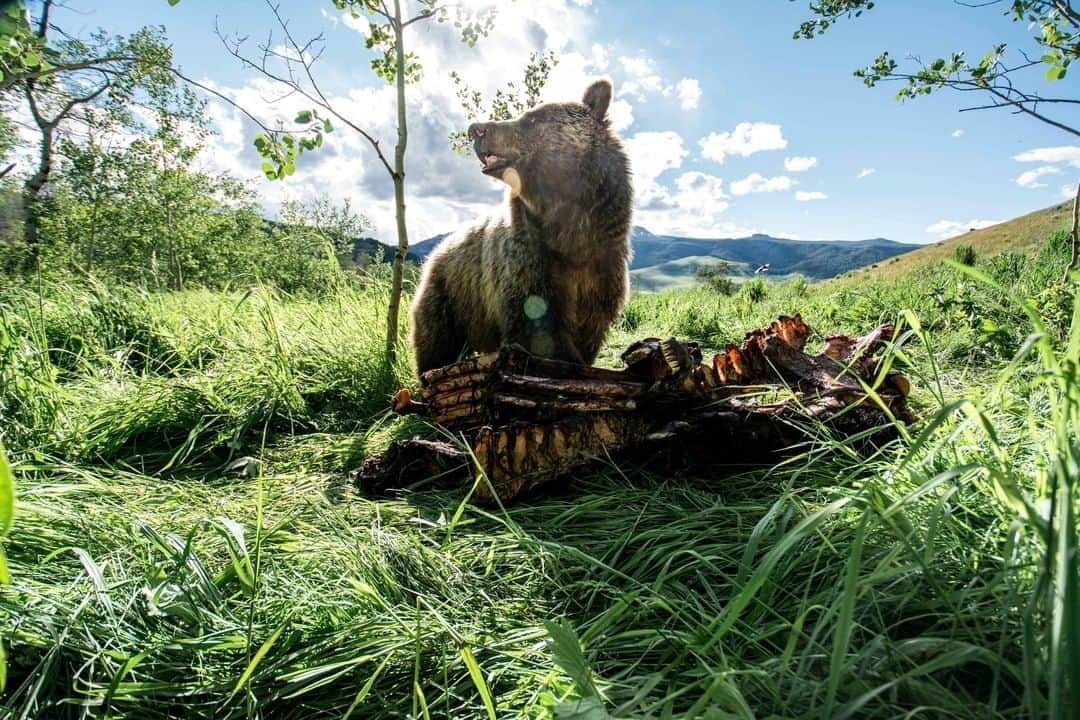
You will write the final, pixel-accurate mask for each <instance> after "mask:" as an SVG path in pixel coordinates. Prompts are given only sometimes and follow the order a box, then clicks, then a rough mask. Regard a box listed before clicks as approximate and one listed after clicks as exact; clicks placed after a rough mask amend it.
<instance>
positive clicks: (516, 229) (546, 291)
mask: <svg viewBox="0 0 1080 720" xmlns="http://www.w3.org/2000/svg"><path fill="white" fill-rule="evenodd" d="M610 101H611V84H610V83H608V82H607V81H599V82H596V83H594V84H593V85H592V86H590V87H589V89H588V90H587V91H586V93H585V97H584V100H583V102H581V103H557V104H556V103H552V104H547V105H541V106H539V107H537V108H535V109H533V110H530V111H529V112H527V113H525V114H524V115H523V116H522V117H521V118H519V119H517V120H514V121H510V122H497V123H483V124H477V125H473V126H471V127H470V128H469V136H470V138H472V139H473V145H474V149H475V150H476V153H477V156H478V157H480V158H481V162H483V158H484V157H485V156H488V155H496V156H499V158H500V160H499V161H498V162H497V163H495V164H494V165H493V166H491V167H486V168H485V169H484V172H485V173H486V174H489V175H492V176H494V177H499V178H500V179H501V180H503V181H504V182H506V183H507V184H508V185H510V187H511V198H510V202H509V212H508V215H507V216H506V217H503V218H500V219H491V220H487V221H485V222H483V223H482V224H480V225H478V226H475V227H473V228H470V229H469V230H466V231H464V232H461V233H456V234H454V235H452V236H450V237H448V238H447V239H446V240H444V241H443V242H442V243H440V244H439V246H438V247H437V248H436V249H435V250H434V251H433V252H432V254H431V255H430V256H429V257H428V259H427V262H426V263H425V265H424V269H423V274H422V276H421V279H420V285H419V287H418V288H417V292H416V298H415V300H414V301H413V304H412V333H411V336H410V343H411V345H412V349H413V354H414V358H415V361H416V369H417V372H421V373H422V372H424V371H426V370H430V369H431V368H435V367H441V366H443V365H446V364H449V363H451V362H453V361H455V360H457V359H458V358H459V357H460V356H461V355H462V353H464V352H468V351H479V352H488V351H492V350H496V349H498V348H499V347H500V346H501V345H504V344H508V343H517V344H520V345H522V346H524V347H525V348H526V349H527V350H529V351H531V352H533V353H535V354H538V355H543V356H546V357H553V358H558V359H562V360H569V361H573V362H586V363H590V362H592V361H593V360H594V359H595V358H596V355H597V353H598V352H599V350H600V345H601V343H603V340H604V336H605V335H606V334H607V331H608V328H609V327H610V326H611V324H612V323H613V322H614V321H615V319H616V318H617V317H618V316H619V312H620V311H621V310H622V307H623V304H624V303H625V302H626V297H627V292H628V289H629V274H628V272H629V271H628V266H629V261H630V241H629V232H630V213H631V203H632V190H631V186H630V172H629V164H628V162H627V159H626V155H625V153H624V152H623V149H622V146H621V145H620V144H619V141H618V139H617V138H616V137H615V135H614V134H613V133H612V132H611V129H610V127H609V123H608V119H607V107H608V104H609V103H610Z"/></svg>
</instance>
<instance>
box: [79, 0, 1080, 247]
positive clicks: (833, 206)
mask: <svg viewBox="0 0 1080 720" xmlns="http://www.w3.org/2000/svg"><path fill="white" fill-rule="evenodd" d="M484 1H485V0H470V2H475V4H479V3H481V2H484ZM70 4H71V6H72V8H73V10H74V11H77V12H74V11H65V12H64V13H63V14H60V15H58V19H60V20H61V21H62V22H63V23H64V25H65V27H66V28H70V29H74V30H75V31H76V32H88V31H89V30H91V29H93V28H94V27H97V26H101V27H104V28H106V29H108V30H110V31H113V32H130V31H132V30H134V29H136V28H137V27H138V26H139V25H142V24H161V25H164V26H165V27H166V29H167V33H168V35H169V37H170V40H171V41H172V42H173V43H174V48H175V54H176V58H177V61H178V62H179V63H180V64H181V65H182V66H183V68H184V69H185V71H186V72H188V73H189V74H191V75H193V76H195V77H199V78H203V79H207V80H210V81H212V82H213V83H214V84H215V85H216V86H217V87H219V88H220V89H221V90H222V91H223V92H226V93H227V94H229V95H230V96H233V97H235V98H237V99H238V100H239V101H241V102H243V103H244V104H245V106H247V107H252V108H256V109H257V113H258V114H259V115H260V116H261V117H264V118H265V119H267V120H272V119H273V118H275V117H279V116H280V117H289V116H291V115H292V114H293V113H294V112H295V110H296V109H298V108H300V107H304V106H306V105H305V104H304V103H302V102H299V101H298V100H297V99H295V98H289V99H286V100H283V101H279V102H277V103H271V102H268V100H270V99H273V98H276V97H277V96H278V95H279V94H280V93H275V90H274V88H272V87H271V86H268V85H266V84H265V83H264V82H263V81H262V80H260V79H259V78H258V76H257V75H256V74H253V73H251V72H246V71H244V70H243V69H242V68H240V66H239V64H238V63H237V62H236V61H235V60H234V59H232V58H230V57H229V56H228V55H227V54H226V52H225V50H224V49H223V48H222V46H221V43H220V42H219V41H218V39H217V38H216V37H215V35H214V25H215V22H216V23H217V24H218V26H219V27H221V28H222V29H223V30H225V31H226V32H238V33H239V34H241V35H249V36H250V38H251V39H250V40H249V43H250V44H251V49H252V50H254V49H255V48H254V43H255V42H256V41H261V40H264V39H265V38H266V36H267V33H268V32H269V31H270V30H271V29H272V28H273V27H274V23H273V18H272V16H271V14H270V12H269V10H268V9H267V8H266V7H265V5H264V4H263V3H261V2H258V1H257V0H244V1H243V2H239V1H236V2H233V1H227V0H219V1H218V2H209V0H182V2H181V3H180V4H179V5H178V6H177V7H169V6H168V4H167V3H166V2H165V0H104V1H102V2H97V3H90V2H83V1H82V0H72V2H71V3H70ZM496 5H497V7H498V21H497V25H496V30H495V33H494V34H493V35H491V36H489V37H488V38H485V39H483V40H481V41H480V43H479V44H478V45H477V47H476V48H475V49H469V48H466V47H465V46H463V45H461V44H459V43H457V42H456V41H455V40H454V38H453V34H452V28H450V27H449V26H447V25H442V26H440V25H436V24H435V23H429V24H426V25H425V24H421V25H418V26H414V27H413V28H410V31H412V30H415V32H412V33H411V35H410V36H409V37H408V38H407V41H408V42H410V43H411V47H412V48H413V49H415V50H416V51H417V52H418V53H420V56H421V60H422V62H423V63H424V67H425V75H424V79H423V80H422V81H421V83H420V84H419V85H417V86H414V87H410V88H409V91H410V101H409V110H410V115H411V118H410V131H411V133H412V136H411V138H412V139H411V145H410V150H409V157H408V182H409V187H410V196H409V213H410V214H409V222H410V235H411V236H412V238H413V239H414V240H419V239H422V238H425V237H428V236H430V235H432V234H435V233H437V232H443V231H446V230H449V229H453V227H455V226H458V225H460V224H463V223H468V222H470V221H471V220H473V219H475V218H477V217H479V216H482V215H484V214H486V213H490V212H493V211H497V209H498V208H497V206H498V204H499V203H500V202H501V198H502V192H503V191H502V189H501V186H499V185H497V184H496V183H495V182H494V181H492V180H489V179H487V178H485V177H483V176H481V174H480V172H479V167H478V164H477V162H476V161H475V159H472V158H463V157H460V156H457V155H454V154H453V153H452V152H451V150H450V148H449V145H448V143H447V142H446V139H445V138H446V134H447V133H448V132H449V131H450V130H452V129H454V128H457V127H460V126H461V125H462V124H463V123H464V119H463V115H462V114H461V112H460V108H458V107H457V104H456V101H455V99H454V96H453V88H452V85H451V83H450V81H449V78H448V75H449V72H450V71H451V70H457V71H458V72H460V73H461V74H463V75H464V76H465V77H466V78H468V79H469V80H470V81H471V82H472V83H473V84H474V85H475V86H478V87H481V88H485V89H487V90H488V91H489V92H490V91H491V90H493V89H494V88H495V87H498V86H500V85H501V84H502V83H504V82H505V81H506V80H509V79H515V78H516V77H518V76H519V74H520V68H521V67H522V65H523V63H524V62H525V60H526V58H527V57H528V54H529V52H530V51H531V50H543V49H553V50H555V51H556V52H557V54H558V56H559V58H560V64H559V66H558V68H557V69H556V71H555V73H554V75H553V77H552V80H551V83H550V84H549V87H548V93H547V95H548V99H551V100H572V99H579V98H580V95H581V93H582V92H583V91H584V89H585V86H586V84H587V83H588V81H589V80H590V79H591V78H594V77H600V76H605V77H610V78H611V79H612V80H613V81H614V83H615V90H616V98H617V99H616V102H615V103H614V105H613V107H612V119H613V121H614V123H615V125H616V126H617V128H618V132H619V134H620V136H621V137H622V138H623V139H624V141H625V143H626V146H627V148H628V151H629V153H630V155H631V159H632V163H633V167H634V170H635V176H636V190H637V194H638V206H637V214H636V220H637V222H638V224H641V225H643V226H645V227H647V228H648V229H650V230H652V231H653V232H656V233H678V234H685V235H691V236H701V237H725V236H738V235H744V234H747V233H749V232H755V231H757V232H766V233H770V234H773V235H780V236H786V237H796V238H800V239H840V240H854V239H861V238H867V237H879V236H881V237H888V238H890V239H895V240H900V241H904V242H917V243H921V242H931V241H935V240H938V239H941V237H945V236H948V235H949V234H955V232H959V231H962V230H966V229H967V228H968V227H969V226H971V225H973V224H984V223H988V222H991V221H999V220H1005V219H1009V218H1011V217H1015V216H1017V215H1020V214H1023V213H1025V212H1029V211H1031V210H1035V209H1037V208H1040V207H1045V206H1047V205H1050V204H1052V203H1054V202H1058V201H1061V200H1063V199H1064V193H1065V192H1066V186H1068V185H1074V184H1075V183H1076V182H1077V180H1078V179H1080V144H1078V143H1077V142H1076V140H1075V136H1072V135H1069V134H1067V133H1064V132H1062V131H1060V130H1057V129H1054V128H1051V127H1049V126H1046V125H1043V124H1042V123H1039V122H1037V121H1035V120H1030V119H1027V118H1024V117H1020V116H1015V115H1011V114H1008V113H1006V112H1003V111H1000V110H995V111H980V112H966V113H960V112H957V111H958V109H959V108H960V107H963V106H964V104H971V103H970V100H971V98H970V97H968V96H960V95H958V94H956V93H950V92H942V93H941V94H940V95H934V96H931V97H928V98H920V99H919V100H917V101H913V102H908V103H903V104H902V103H899V102H897V101H895V100H894V99H893V95H894V92H895V89H896V88H895V87H894V86H885V87H879V88H876V89H867V88H865V87H863V85H862V84H861V82H860V81H859V80H857V79H855V78H853V77H852V76H851V73H852V70H853V69H854V68H856V67H858V66H860V65H861V64H863V63H865V62H868V61H870V60H871V59H873V58H874V57H875V56H876V55H877V54H878V53H879V52H880V51H881V50H886V49H887V50H889V51H890V53H891V54H892V55H893V56H895V57H897V58H904V57H907V56H909V55H920V56H921V57H922V58H924V59H931V58H933V57H936V56H938V55H940V54H945V53H948V52H949V51H951V50H953V49H964V50H967V51H968V53H969V54H970V55H973V56H976V57H981V56H982V54H983V53H984V52H986V50H988V49H989V48H990V47H991V46H993V45H994V44H995V43H996V42H1000V41H1005V42H1008V43H1010V46H1012V47H1017V48H1020V47H1023V48H1028V47H1031V46H1032V43H1031V41H1030V40H1029V39H1028V36H1029V35H1030V33H1031V32H1033V31H1032V30H1030V29H1028V28H1026V27H1025V26H1023V25H1020V24H1015V23H1012V22H1010V21H1009V20H1008V19H1007V18H1005V17H1004V16H1003V15H1002V11H1003V10H1004V9H1005V8H1004V6H1002V5H998V6H992V7H986V8H968V7H962V6H960V5H958V4H956V3H954V2H951V1H950V0H907V1H905V2H896V1H894V2H882V3H879V4H878V7H876V8H875V9H874V10H872V11H870V12H868V13H866V14H865V15H864V16H863V17H862V18H859V19H858V20H854V21H851V22H843V23H841V24H839V25H837V26H835V27H833V28H831V29H830V30H829V32H828V33H827V34H826V35H825V36H824V37H822V38H819V39H816V40H813V41H804V40H800V41H795V40H793V39H792V33H793V31H794V30H795V28H796V27H797V26H798V24H799V22H800V21H801V20H802V19H804V18H806V17H807V8H806V5H807V3H806V2H805V0H797V1H796V2H789V1H788V0H724V1H722V2H695V3H690V2H680V3H671V4H663V5H662V4H659V3H656V2H653V1H647V0H630V1H627V0H592V1H591V2H588V0H516V1H513V2H511V1H507V0H500V2H497V3H496ZM281 6H282V12H283V14H285V15H286V16H287V17H290V18H292V19H293V26H292V29H293V31H294V33H295V34H296V35H297V36H300V37H308V36H311V35H314V34H317V33H319V32H323V33H325V38H326V54H325V55H324V57H323V58H322V60H321V61H320V63H319V66H318V71H319V74H320V82H321V83H322V85H323V87H324V90H326V91H327V93H328V94H329V95H332V96H334V97H335V98H336V99H337V100H336V101H337V102H338V103H339V104H340V106H341V107H343V108H345V109H346V110H347V111H348V112H349V113H350V117H354V118H355V119H356V120H357V121H358V123H359V124H361V125H363V126H365V127H368V128H371V129H372V132H373V133H375V134H377V135H378V136H380V137H382V138H384V139H383V141H382V142H383V145H384V146H388V147H389V146H392V144H393V131H392V127H393V126H392V114H393V104H392V97H393V96H392V93H391V89H390V88H388V87H387V86H385V84H383V83H382V82H381V81H379V80H378V79H376V78H375V77H374V75H373V74H372V73H371V72H370V70H369V69H368V61H369V59H370V56H369V54H368V51H367V50H365V49H364V46H363V36H362V34H361V33H360V32H359V31H358V27H359V26H358V25H357V24H355V23H352V22H349V21H347V18H345V17H343V16H342V15H341V14H340V13H338V12H337V11H335V10H334V9H333V6H332V3H331V2H330V0H325V1H324V2H318V1H317V0H306V1H304V2H300V1H298V0H281ZM659 7H665V8H668V9H666V10H664V11H658V10H657V8H659ZM273 42H275V43H276V42H277V38H275V40H274V41H273ZM1076 77H1077V76H1075V75H1074V76H1073V77H1070V78H1068V79H1066V80H1063V81H1059V82H1058V83H1055V87H1053V88H1052V89H1053V90H1054V92H1055V94H1058V95H1064V96H1073V97H1075V96H1077V95H1078V94H1080V93H1078V92H1077V91H1078V90H1080V84H1078V81H1077V79H1076ZM1032 82H1034V83H1039V84H1042V80H1041V71H1036V72H1035V73H1034V74H1033V76H1032ZM1059 117H1060V118H1062V119H1065V120H1066V121H1068V122H1070V123H1071V124H1073V125H1077V124H1080V113H1078V112H1073V113H1072V115H1071V116H1069V115H1062V114H1060V113H1059ZM210 118H211V120H212V122H213V123H214V124H215V126H216V127H217V128H218V129H219V131H220V133H219V135H218V136H216V137H215V138H213V139H212V141H211V143H210V145H209V147H208V149H207V152H206V153H205V154H204V162H205V163H206V164H207V165H208V166H209V167H212V168H214V169H218V170H228V171H230V172H232V173H234V174H236V175H238V176H240V177H244V178H252V182H253V183H254V184H255V187H256V189H257V191H258V192H259V194H260V196H261V197H263V198H264V204H265V207H266V209H267V212H268V213H269V214H273V213H274V212H275V211H276V208H277V207H278V205H279V203H280V202H281V201H282V200H284V199H286V198H294V199H301V200H303V199H310V198H312V197H316V196H325V197H328V198H330V199H331V200H332V201H334V202H341V201H342V200H344V199H345V198H350V199H351V201H352V204H353V207H354V208H358V209H361V210H364V211H365V212H367V214H369V215H370V216H371V218H372V219H373V220H374V222H375V224H376V234H377V235H378V236H379V237H380V238H382V239H387V240H389V239H390V238H391V236H392V235H393V220H392V218H393V214H392V203H391V196H390V195H391V186H390V182H389V179H388V178H387V177H386V175H385V172H384V171H383V170H382V169H381V168H380V167H378V166H377V165H376V164H375V162H376V161H375V158H374V155H373V154H372V153H371V152H370V150H369V149H368V148H367V147H366V145H365V144H364V142H363V141H362V140H360V139H359V138H358V137H356V136H355V135H350V134H349V133H348V132H346V131H345V130H343V129H341V130H338V131H336V132H335V133H334V134H333V135H332V136H331V138H330V142H328V144H327V146H325V147H324V148H323V149H322V150H320V152H319V153H317V154H313V155H309V156H305V157H304V158H302V160H301V167H300V169H299V171H298V172H297V174H296V175H295V176H293V177H292V178H289V179H288V180H287V181H286V182H285V183H270V182H268V181H265V180H260V179H259V178H260V174H259V172H258V166H259V162H260V161H259V159H258V158H257V156H256V154H255V152H254V150H253V149H252V148H251V138H252V137H253V135H254V132H255V131H254V129H253V128H252V127H251V126H250V124H248V123H245V122H244V121H243V119H242V117H241V116H240V115H238V114H237V113H235V112H234V111H233V110H231V109H230V108H227V107H225V106H223V105H216V104H215V105H212V106H211V108H210ZM1018 157H1019V158H1020V159H1019V160H1018V159H1017V158H1018ZM811 159H812V160H811ZM807 166H809V167H807ZM1025 173H1026V175H1025ZM860 176H861V177H860ZM950 230H952V231H953V232H951V233H950V232H949V231H950Z"/></svg>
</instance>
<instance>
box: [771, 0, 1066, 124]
mask: <svg viewBox="0 0 1080 720" xmlns="http://www.w3.org/2000/svg"><path fill="white" fill-rule="evenodd" d="M791 1H792V2H794V1H795V0H791ZM955 1H956V2H958V3H959V4H961V5H966V6H968V7H972V8H984V7H987V6H994V5H997V6H1001V7H1003V8H1004V9H1005V12H1004V15H1005V16H1007V17H1009V18H1010V19H1011V20H1012V21H1013V22H1023V23H1028V24H1029V25H1030V26H1032V27H1035V28H1038V34H1037V35H1035V36H1034V37H1033V40H1034V51H1033V52H1032V51H1025V50H1024V49H1018V50H1017V51H1016V52H1015V53H1009V58H1006V55H1007V51H1008V47H1007V45H1006V44H1005V43H1000V44H998V45H995V46H994V47H992V48H990V50H989V51H988V52H987V53H986V54H985V55H983V56H982V58H981V59H980V60H978V61H977V62H972V61H969V60H968V58H967V56H966V55H965V53H964V52H963V51H959V50H958V51H954V52H952V53H951V54H950V55H949V56H948V57H939V58H936V59H935V60H932V61H931V62H928V63H924V62H922V61H921V60H920V59H919V58H917V57H913V58H910V61H911V62H912V63H913V64H914V65H915V67H913V68H911V69H910V70H904V69H901V67H900V65H899V63H897V61H896V60H895V59H893V58H892V56H890V55H889V53H888V52H887V51H886V52H882V53H881V54H880V55H878V57H877V58H876V59H875V60H874V61H873V62H872V63H870V64H869V65H867V66H866V67H864V68H860V69H858V70H856V71H855V77H858V78H861V79H862V81H863V82H864V83H865V84H866V86H867V87H874V86H875V85H877V84H878V83H879V82H883V81H885V82H899V83H901V85H902V86H901V88H900V90H899V92H897V94H896V98H897V99H898V100H908V99H912V98H916V97H919V96H921V95H929V94H930V93H932V92H934V91H935V90H941V89H944V88H948V89H950V90H956V91H959V92H965V93H975V94H977V95H980V96H982V97H983V98H984V101H981V102H979V103H978V104H975V105H972V106H969V107H964V108H962V109H961V112H966V111H969V110H986V109H992V108H1003V109H1010V110H1012V111H1013V112H1015V113H1019V114H1023V115H1027V116H1029V117H1032V118H1035V119H1036V120H1040V121H1041V122H1044V123H1046V124H1048V125H1051V126H1053V127H1056V128H1058V129H1059V130H1063V131H1065V132H1067V133H1070V134H1072V135H1080V129H1078V128H1077V127H1076V126H1075V125H1070V124H1069V122H1070V121H1069V120H1066V119H1065V118H1075V117H1076V116H1075V112H1076V110H1075V107H1074V106H1075V105H1080V99H1076V98H1070V97H1052V96H1047V95H1044V94H1043V93H1042V91H1040V90H1038V89H1031V88H1030V87H1028V89H1022V88H1021V87H1020V86H1018V83H1019V82H1020V81H1021V79H1023V80H1024V81H1025V82H1030V80H1029V79H1028V78H1027V77H1026V75H1029V74H1030V73H1025V71H1031V70H1035V69H1042V70H1044V78H1045V80H1046V82H1048V83H1053V82H1056V81H1059V80H1062V79H1063V78H1064V77H1065V75H1066V73H1067V72H1068V69H1069V65H1070V64H1072V62H1073V61H1074V60H1076V59H1077V58H1078V57H1080V10H1078V9H1076V8H1074V7H1073V6H1072V3H1071V2H1070V0H984V1H982V2H974V1H973V2H971V3H970V4H969V3H967V2H962V1H961V0H955ZM874 6H875V1H874V0H810V3H809V10H810V12H811V13H812V17H811V18H810V19H809V20H806V21H804V22H803V23H802V24H801V25H800V26H799V29H798V30H796V31H795V34H794V37H795V39H799V38H804V39H807V40H809V39H812V38H814V37H817V36H819V35H821V34H823V33H824V32H825V31H826V30H828V28H829V27H830V26H832V25H833V24H834V23H836V22H837V21H839V20H841V19H850V18H857V17H859V16H860V15H862V14H863V13H864V12H866V11H868V10H871V9H873V8H874ZM1052 114H1053V115H1055V116H1056V117H1054V116H1052Z"/></svg>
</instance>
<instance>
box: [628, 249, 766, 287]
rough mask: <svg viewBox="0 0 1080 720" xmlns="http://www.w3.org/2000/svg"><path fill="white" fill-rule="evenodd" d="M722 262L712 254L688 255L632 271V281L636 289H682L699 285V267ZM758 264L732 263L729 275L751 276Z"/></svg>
mask: <svg viewBox="0 0 1080 720" xmlns="http://www.w3.org/2000/svg"><path fill="white" fill-rule="evenodd" d="M717 262H720V259H719V258H716V257H713V256H711V255H687V256H686V257H683V258H679V259H678V260H669V261H668V262H664V263H659V264H657V265H650V266H648V267H643V268H638V269H637V270H631V271H630V281H631V283H632V285H633V288H634V290H641V291H643V292H658V291H660V290H682V289H685V288H688V287H693V286H694V285H697V284H698V283H699V282H700V281H699V280H698V279H697V271H698V268H699V267H704V266H708V265H713V264H715V263H717ZM755 267H756V266H751V265H750V264H748V263H731V268H730V271H729V272H728V275H729V276H730V277H749V276H751V275H753V274H754V269H755Z"/></svg>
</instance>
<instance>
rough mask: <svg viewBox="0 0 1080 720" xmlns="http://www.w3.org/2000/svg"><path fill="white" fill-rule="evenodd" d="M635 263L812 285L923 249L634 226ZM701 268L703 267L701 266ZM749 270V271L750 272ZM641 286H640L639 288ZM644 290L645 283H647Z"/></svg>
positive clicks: (430, 245)
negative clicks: (714, 265)
mask: <svg viewBox="0 0 1080 720" xmlns="http://www.w3.org/2000/svg"><path fill="white" fill-rule="evenodd" d="M447 235H449V233H443V234H441V235H436V236H434V237H431V238H427V239H426V240H422V241H420V242H418V243H415V244H413V245H412V246H410V248H409V251H410V252H411V253H414V254H416V255H418V256H420V257H426V256H427V255H428V254H429V253H430V252H431V251H432V250H433V249H434V248H435V246H436V245H437V244H438V243H439V241H441V240H443V239H444V238H445V237H447ZM630 244H631V247H632V249H633V253H634V254H633V258H632V260H631V263H630V269H631V271H634V275H635V277H637V276H639V275H640V274H641V272H640V271H648V270H649V269H650V268H658V267H659V266H671V264H672V263H676V264H675V266H674V267H676V268H678V269H677V272H678V273H680V274H687V273H694V272H696V269H697V266H698V264H694V263H677V262H676V261H679V260H683V259H684V258H702V262H707V259H708V258H715V260H717V261H719V260H726V261H728V262H729V263H730V264H731V265H732V274H733V275H748V274H753V270H754V269H755V268H757V267H759V266H761V265H764V264H766V263H768V265H769V273H770V274H773V275H793V274H800V275H803V276H805V277H806V278H807V279H808V280H825V279H828V278H832V277H836V276H837V275H841V274H843V273H845V272H847V271H848V270H853V269H855V268H858V267H864V266H867V265H872V264H875V263H879V262H881V261H882V260H887V259H889V258H891V257H894V256H896V255H901V254H904V253H906V252H910V251H912V250H915V249H917V248H919V247H920V246H919V245H914V244H909V243H901V242H897V241H895V240H888V239H886V238H868V239H865V240H792V239H790V238H779V237H774V236H772V235H766V234H764V233H755V234H753V235H747V236H744V237H736V238H689V237H681V236H678V235H657V234H655V233H652V232H650V231H649V230H647V229H646V228H644V227H642V226H640V225H635V226H634V227H633V228H632V230H631V232H630ZM699 264H700V263H699ZM747 268H749V271H747ZM636 284H637V283H636ZM642 284H643V285H645V284H646V283H642ZM647 285H648V287H642V288H641V289H663V287H662V286H663V285H665V283H660V285H661V286H660V287H658V286H657V284H656V283H647Z"/></svg>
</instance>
